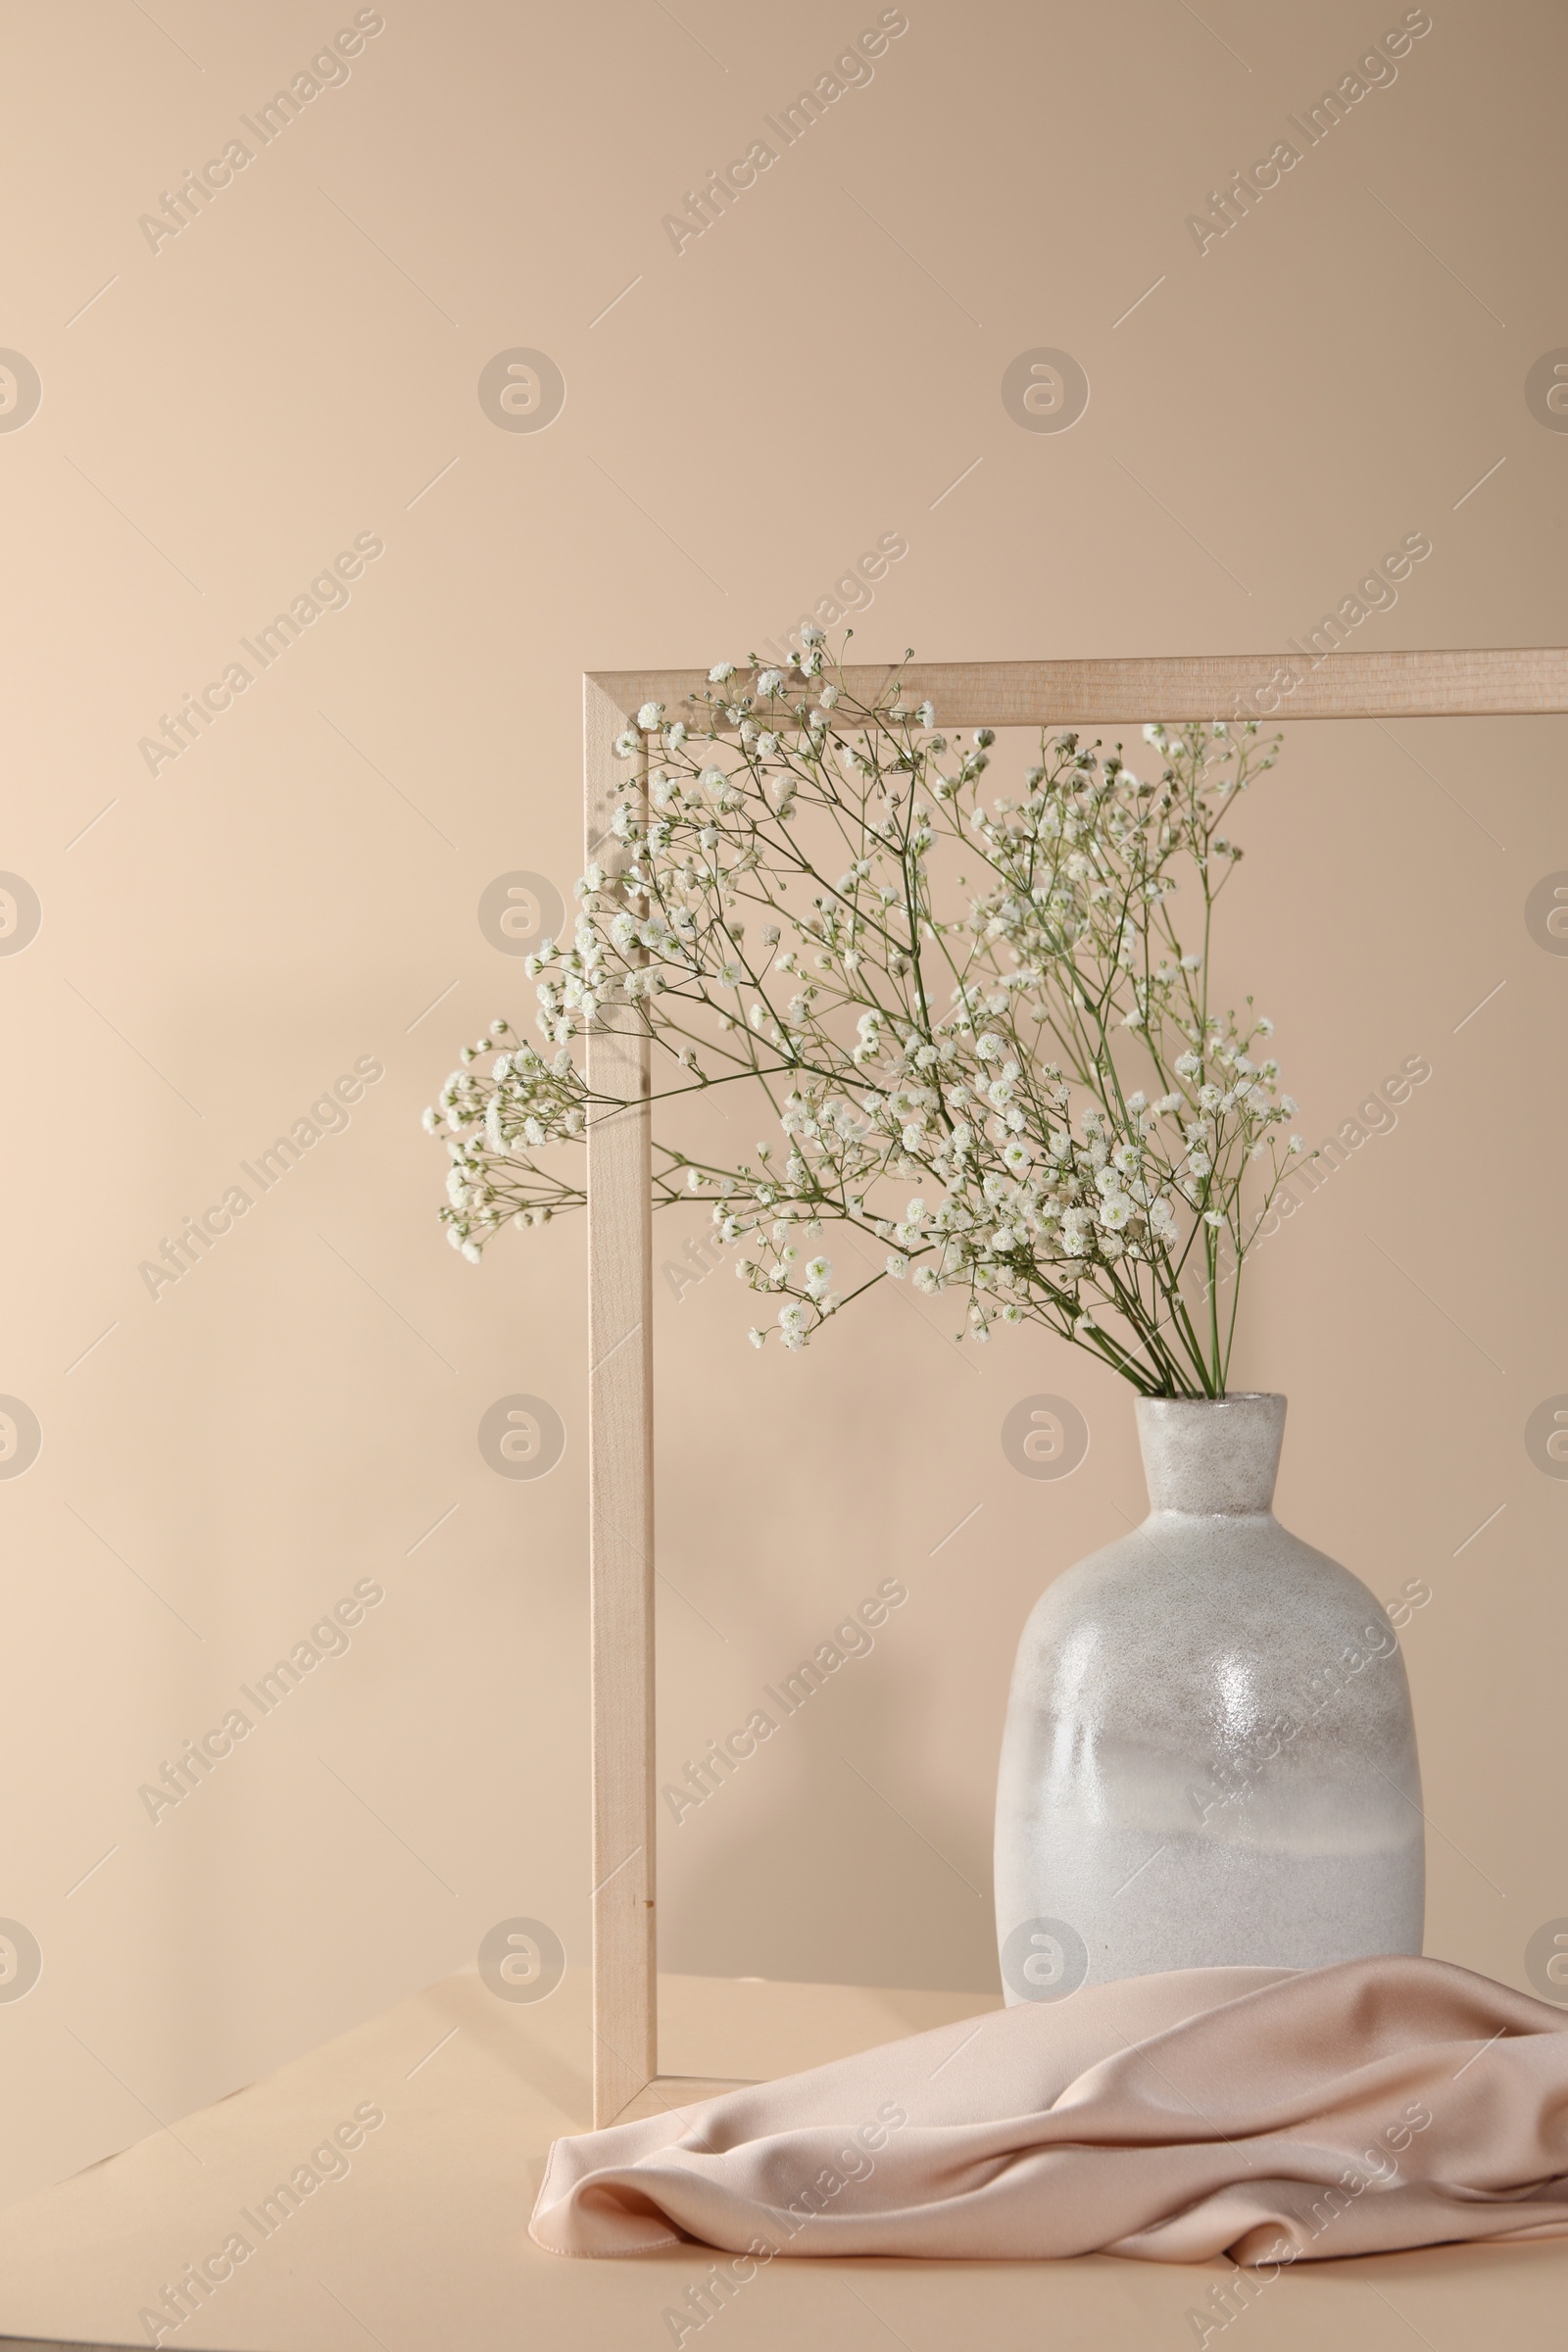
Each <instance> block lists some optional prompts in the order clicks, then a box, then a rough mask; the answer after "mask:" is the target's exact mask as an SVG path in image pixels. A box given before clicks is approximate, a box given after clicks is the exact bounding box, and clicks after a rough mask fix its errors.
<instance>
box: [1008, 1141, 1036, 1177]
mask: <svg viewBox="0 0 1568 2352" xmlns="http://www.w3.org/2000/svg"><path fill="white" fill-rule="evenodd" d="M1034 1156H1035V1155H1034V1153H1033V1152H1031V1151H1030V1149H1029V1147H1028V1145H1027V1144H1026V1143H1025V1142H1024V1140H1023V1137H1022V1136H1021V1135H1015V1136H1014V1137H1013V1138H1012V1139H1011V1141H1010V1142H1009V1143H1007V1144H1005V1146H1004V1147H1003V1152H1002V1158H1003V1164H1004V1165H1005V1167H1009V1168H1010V1169H1011V1170H1012V1172H1013V1174H1014V1175H1015V1176H1021V1175H1022V1174H1023V1172H1024V1170H1025V1168H1028V1167H1032V1166H1033V1165H1034Z"/></svg>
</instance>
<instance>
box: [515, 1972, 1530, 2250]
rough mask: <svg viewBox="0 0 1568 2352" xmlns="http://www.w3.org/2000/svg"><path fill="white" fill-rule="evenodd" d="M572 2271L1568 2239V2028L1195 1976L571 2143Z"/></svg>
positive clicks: (1515, 1995)
mask: <svg viewBox="0 0 1568 2352" xmlns="http://www.w3.org/2000/svg"><path fill="white" fill-rule="evenodd" d="M530 2233H531V2235H532V2236H533V2238H534V2240H535V2241H536V2243H537V2244H539V2245H541V2246H543V2247H545V2248H546V2249H547V2250H548V2251H549V2252H551V2253H555V2254H579V2255H606V2254H642V2253H646V2252H649V2251H651V2250H652V2249H654V2248H655V2247H659V2246H667V2245H671V2244H677V2243H680V2242H682V2241H684V2240H691V2239H696V2240H697V2241H699V2242H700V2243H702V2244H704V2245H709V2246H716V2247H719V2248H722V2249H724V2250H726V2251H728V2252H730V2253H731V2254H733V2255H736V2256H738V2257H740V2258H741V2259H740V2260H738V2261H736V2262H734V2263H732V2264H731V2266H730V2268H731V2270H732V2271H733V2272H734V2274H735V2275H736V2276H737V2277H739V2276H741V2275H743V2274H744V2276H746V2277H751V2276H752V2275H753V2270H752V2269H749V2268H748V2267H747V2266H748V2264H751V2265H754V2266H755V2265H760V2264H763V2263H766V2262H768V2261H771V2260H772V2259H773V2257H774V2256H775V2255H806V2256H811V2257H821V2256H823V2255H832V2254H880V2255H894V2256H911V2255H919V2256H927V2257H930V2258H932V2259H937V2260H942V2261H948V2262H952V2261H1004V2260H1010V2261H1018V2260H1030V2259H1037V2258H1055V2257H1058V2256H1062V2255H1068V2254H1089V2253H1104V2254H1125V2255H1131V2256H1134V2257H1136V2258H1137V2259H1139V2260H1141V2261H1145V2262H1204V2261H1208V2260H1210V2259H1212V2258H1213V2257H1214V2256H1215V2255H1218V2254H1229V2255H1230V2256H1232V2258H1233V2259H1234V2260H1235V2261H1237V2262H1240V2263H1248V2264H1255V2265H1261V2266H1268V2265H1273V2264H1279V2263H1284V2262H1292V2261H1295V2260H1297V2259H1298V2258H1310V2259H1314V2260H1319V2261H1321V2260H1332V2259H1334V2258H1336V2257H1338V2256H1342V2255H1347V2254H1370V2253H1383V2252H1387V2251H1389V2250H1391V2249H1394V2248H1397V2247H1405V2246H1427V2245H1437V2244H1441V2243H1444V2242H1446V2241H1449V2240H1453V2239H1462V2238H1494V2239H1519V2238H1530V2237H1550V2236H1556V2235H1561V2234H1565V2233H1568V2011H1565V2010H1561V2009H1556V2008H1552V2007H1550V2006H1549V2005H1548V2004H1546V2003H1545V2002H1544V2001H1537V2000H1533V1999H1532V1998H1531V1997H1530V1996H1529V1995H1528V1994H1526V1993H1520V1992H1512V1991H1510V1990H1508V1988H1507V1987H1506V1986H1505V1985H1495V1984H1493V1983H1492V1982H1491V1980H1490V1979H1488V1978H1486V1977H1478V1976H1472V1975H1471V1974H1470V1972H1469V1971H1468V1970H1467V1969H1462V1968H1454V1967H1451V1966H1450V1965H1449V1964H1448V1963H1447V1962H1446V1961H1442V1960H1416V1959H1399V1958H1383V1959H1371V1960H1352V1961H1347V1962H1344V1963H1342V1964H1341V1965H1339V1966H1338V1967H1334V1968H1324V1969H1316V1970H1312V1971H1310V1972H1307V1973H1298V1972H1295V1971H1289V1970H1281V1969H1264V1968H1202V1969H1185V1970H1179V1971H1176V1972H1174V1973H1172V1974H1170V1975H1165V1976H1157V1977H1138V1978H1133V1979H1130V1980H1128V1981H1126V1982H1124V1983H1121V1984H1115V1985H1096V1986H1088V1987H1086V1988H1085V1989H1083V1990H1082V1991H1080V1992H1077V1993H1075V1994H1073V1995H1072V1996H1071V1997H1069V1998H1068V1999H1065V2000H1061V2001H1054V2002H1032V2003H1028V2004H1026V2005H1023V2006H1021V2007H1018V2008H1013V2009H999V2010H996V2011H994V2012H992V2013H991V2014H989V2015H987V2016H985V2017H982V2018H980V2019H979V2020H974V2019H970V2020H968V2021H966V2022H963V2023H960V2024H958V2025H955V2026H943V2027H940V2028H938V2029H937V2031H936V2032H935V2033H930V2034H915V2035H913V2036H912V2037H911V2038H910V2039H908V2040H907V2041H893V2042H887V2043H884V2044H883V2045H882V2046H881V2047H880V2048H878V2049H873V2050H866V2051H864V2052H862V2053H861V2054H860V2055H859V2056H858V2057H854V2058H843V2059H839V2060H838V2061H836V2062H835V2063H834V2064H833V2065H831V2066H819V2067H816V2068H813V2069H812V2070H811V2072H810V2073H809V2074H804V2075H793V2076H789V2077H786V2078H785V2079H784V2080H782V2081H780V2082H762V2083H759V2084H757V2085H756V2086H755V2087H751V2088H747V2089H744V2090H734V2091H727V2092H725V2093H724V2094H723V2095H722V2096H721V2097H718V2098H714V2099H709V2100H704V2101H701V2102H699V2103H697V2104H695V2105H693V2106H691V2107H688V2108H686V2109H684V2110H675V2111H671V2112H670V2113H668V2114H663V2115H657V2116H652V2117H649V2118H647V2119H646V2120H645V2121H642V2122H637V2123H629V2124H616V2125H612V2126H611V2128H610V2129H609V2130H608V2131H591V2132H587V2133H584V2134H583V2135H582V2136H581V2137H580V2138H574V2139H559V2140H557V2142H556V2144H555V2146H554V2147H553V2149H552V2150H551V2153H550V2161H549V2164H548V2166H547V2168H546V2172H545V2178H544V2181H543V2185H542V2186H541V2188H540V2191H539V2197H538V2201H537V2203H536V2205H535V2207H534V2213H533V2220H532V2224H531V2226H530Z"/></svg>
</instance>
